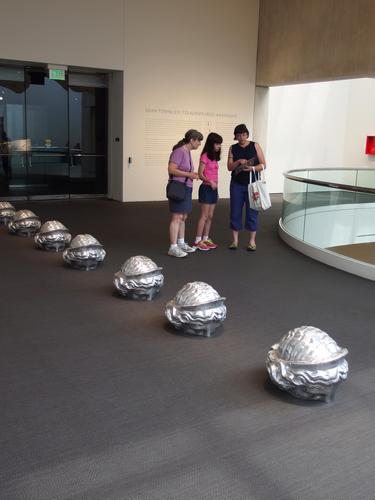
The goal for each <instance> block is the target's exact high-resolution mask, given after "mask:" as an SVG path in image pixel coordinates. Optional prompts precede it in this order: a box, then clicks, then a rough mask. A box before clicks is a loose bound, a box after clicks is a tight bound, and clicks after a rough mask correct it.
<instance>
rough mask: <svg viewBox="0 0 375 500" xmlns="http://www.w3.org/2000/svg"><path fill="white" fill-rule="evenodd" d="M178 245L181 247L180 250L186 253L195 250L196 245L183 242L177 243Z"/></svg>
mask: <svg viewBox="0 0 375 500" xmlns="http://www.w3.org/2000/svg"><path fill="white" fill-rule="evenodd" d="M178 247H179V248H181V250H182V251H183V252H186V253H193V252H195V250H196V247H191V246H189V245H188V244H187V243H185V242H184V243H183V244H182V245H178Z"/></svg>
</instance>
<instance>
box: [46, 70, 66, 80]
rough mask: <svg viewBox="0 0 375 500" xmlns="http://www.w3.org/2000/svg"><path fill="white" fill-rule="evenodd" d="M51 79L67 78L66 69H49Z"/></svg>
mask: <svg viewBox="0 0 375 500" xmlns="http://www.w3.org/2000/svg"><path fill="white" fill-rule="evenodd" d="M49 78H50V80H65V70H64V69H50V70H49Z"/></svg>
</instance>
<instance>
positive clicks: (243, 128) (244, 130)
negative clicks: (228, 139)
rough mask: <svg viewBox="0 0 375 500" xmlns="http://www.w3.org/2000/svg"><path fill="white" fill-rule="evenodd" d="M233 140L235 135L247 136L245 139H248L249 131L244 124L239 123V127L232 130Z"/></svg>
mask: <svg viewBox="0 0 375 500" xmlns="http://www.w3.org/2000/svg"><path fill="white" fill-rule="evenodd" d="M233 134H234V138H236V135H237V134H247V137H249V135H250V134H249V131H248V129H247V127H246V125H245V124H244V123H241V124H240V125H237V127H235V129H234V132H233Z"/></svg>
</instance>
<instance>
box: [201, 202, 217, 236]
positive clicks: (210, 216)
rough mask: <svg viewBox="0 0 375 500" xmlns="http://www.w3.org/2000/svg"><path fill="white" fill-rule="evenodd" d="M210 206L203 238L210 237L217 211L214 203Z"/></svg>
mask: <svg viewBox="0 0 375 500" xmlns="http://www.w3.org/2000/svg"><path fill="white" fill-rule="evenodd" d="M207 206H208V212H207V218H206V223H205V225H204V229H203V236H207V237H209V236H210V230H211V224H212V219H213V216H214V211H215V206H216V205H214V204H213V203H212V204H210V205H207Z"/></svg>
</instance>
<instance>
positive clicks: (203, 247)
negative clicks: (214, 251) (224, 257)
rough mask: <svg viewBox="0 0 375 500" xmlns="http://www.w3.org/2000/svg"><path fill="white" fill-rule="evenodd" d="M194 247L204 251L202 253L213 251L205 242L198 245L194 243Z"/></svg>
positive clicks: (199, 242)
mask: <svg viewBox="0 0 375 500" xmlns="http://www.w3.org/2000/svg"><path fill="white" fill-rule="evenodd" d="M193 247H195V248H197V249H198V250H202V252H207V250H211V248H210V247H209V246H208V245H206V242H205V241H202V240H201V241H198V243H193Z"/></svg>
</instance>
